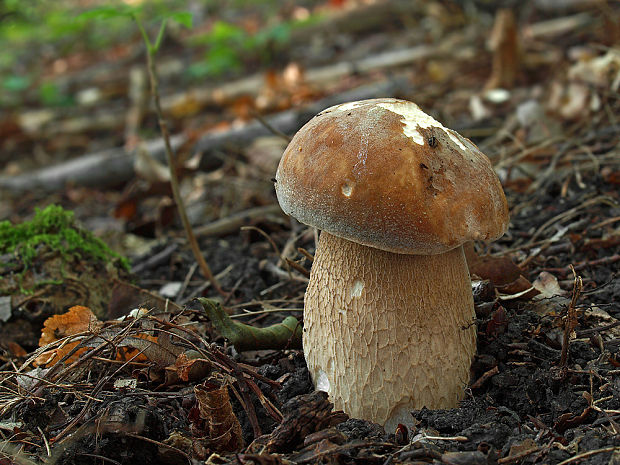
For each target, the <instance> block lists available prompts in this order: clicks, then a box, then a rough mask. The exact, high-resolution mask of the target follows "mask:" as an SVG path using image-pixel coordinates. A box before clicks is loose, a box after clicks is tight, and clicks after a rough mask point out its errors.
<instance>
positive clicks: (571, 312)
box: [560, 265, 583, 368]
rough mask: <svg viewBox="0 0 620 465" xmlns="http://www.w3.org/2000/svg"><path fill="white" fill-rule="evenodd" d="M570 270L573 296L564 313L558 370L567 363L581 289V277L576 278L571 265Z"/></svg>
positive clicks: (575, 324)
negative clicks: (572, 277) (572, 279)
mask: <svg viewBox="0 0 620 465" xmlns="http://www.w3.org/2000/svg"><path fill="white" fill-rule="evenodd" d="M570 268H571V270H572V271H573V276H574V277H575V281H574V282H573V295H572V297H571V300H570V304H569V305H568V310H567V311H566V321H565V323H564V338H563V340H562V355H561V356H560V368H566V364H567V363H568V346H569V344H570V334H571V333H572V332H573V330H574V329H575V327H576V326H577V310H576V308H577V300H578V299H579V295H580V294H581V288H582V286H583V281H582V280H581V276H577V273H576V272H575V269H574V268H573V266H572V265H571V266H570Z"/></svg>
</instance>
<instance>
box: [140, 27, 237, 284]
mask: <svg viewBox="0 0 620 465" xmlns="http://www.w3.org/2000/svg"><path fill="white" fill-rule="evenodd" d="M134 19H135V21H136V23H137V25H138V28H139V29H140V32H141V33H142V37H143V38H144V41H145V42H146V45H147V47H146V48H147V54H146V57H147V63H148V70H149V77H150V81H151V92H152V93H153V103H154V104H155V113H156V114H157V120H158V122H159V129H160V130H161V134H162V136H163V138H164V143H165V147H166V158H167V160H168V168H169V169H170V187H171V188H172V195H173V197H174V201H175V203H176V204H177V210H178V212H179V216H180V217H181V222H182V223H183V229H185V234H186V236H187V241H188V242H189V245H190V247H191V249H192V253H193V254H194V258H195V259H196V262H198V266H199V267H200V271H201V272H202V274H203V275H204V277H205V278H207V279H208V280H209V282H210V283H211V285H212V286H213V288H214V289H215V290H216V291H217V292H218V293H219V294H221V295H226V292H224V290H223V289H222V287H221V286H220V283H219V282H218V281H217V278H216V277H215V276H214V275H213V273H212V272H211V268H209V265H208V264H207V262H206V260H205V259H204V257H203V256H202V252H201V251H200V247H199V246H198V241H197V240H196V236H195V235H194V230H193V229H192V225H191V224H190V222H189V218H188V217H187V212H186V211H185V204H184V203H183V198H182V197H181V192H180V190H179V178H178V176H177V169H176V163H175V161H176V156H175V154H174V153H173V150H172V145H171V143H170V133H169V132H168V125H167V123H166V120H165V119H164V115H163V112H162V109H161V103H160V99H159V80H158V78H157V70H156V69H155V54H156V53H157V50H158V48H159V45H160V43H161V40H162V37H163V34H164V30H165V26H166V22H165V21H164V22H163V23H162V25H161V28H160V30H159V34H158V35H157V41H156V43H155V45H151V42H150V40H149V38H148V35H147V34H146V31H145V30H144V27H143V26H142V23H141V22H140V20H139V19H138V18H137V17H135V18H134Z"/></svg>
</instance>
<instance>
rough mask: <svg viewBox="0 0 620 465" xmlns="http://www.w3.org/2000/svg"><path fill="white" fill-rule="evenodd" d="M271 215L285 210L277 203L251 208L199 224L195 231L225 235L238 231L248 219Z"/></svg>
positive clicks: (280, 213)
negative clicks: (202, 224)
mask: <svg viewBox="0 0 620 465" xmlns="http://www.w3.org/2000/svg"><path fill="white" fill-rule="evenodd" d="M271 215H274V216H278V217H279V216H284V212H283V211H282V209H281V208H280V206H279V205H277V204H273V205H266V206H263V207H255V208H249V209H247V210H243V211H240V212H237V213H233V214H232V215H230V216H227V217H226V218H221V219H219V220H216V221H213V222H212V223H209V224H206V225H204V226H199V227H197V228H196V229H195V231H194V233H195V234H196V236H224V235H226V234H231V233H234V232H237V229H239V228H240V227H241V226H243V225H244V224H245V223H246V222H247V221H248V220H256V219H258V218H265V217H268V216H271Z"/></svg>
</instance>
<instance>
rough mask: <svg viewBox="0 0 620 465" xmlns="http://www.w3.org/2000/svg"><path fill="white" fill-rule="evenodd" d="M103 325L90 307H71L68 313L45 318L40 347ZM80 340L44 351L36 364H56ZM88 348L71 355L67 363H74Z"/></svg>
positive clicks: (36, 360) (35, 361)
mask: <svg viewBox="0 0 620 465" xmlns="http://www.w3.org/2000/svg"><path fill="white" fill-rule="evenodd" d="M100 327H101V322H100V321H99V320H98V319H97V317H96V316H95V315H94V314H93V312H91V310H90V309H89V308H88V307H83V306H81V305H75V306H73V307H71V308H70V309H69V311H68V312H67V313H63V314H62V315H54V316H51V317H49V318H48V319H47V320H45V323H44V324H43V329H42V330H41V338H40V339H39V347H43V346H46V345H47V344H50V343H52V342H55V341H58V340H60V339H62V338H64V337H67V336H72V335H74V334H79V333H83V332H86V331H94V330H97V329H99V328H100ZM79 343H80V341H74V342H69V343H67V344H63V345H61V346H60V347H58V348H56V349H52V350H48V351H46V352H43V353H42V354H41V355H39V356H38V357H37V358H36V359H35V360H34V362H33V363H34V365H35V366H39V365H47V366H51V365H54V364H56V363H57V362H58V361H59V360H60V359H62V358H63V357H64V356H65V355H67V354H68V353H69V352H71V351H72V350H73V349H74V348H75V347H76V346H77V345H78V344H79ZM86 350H87V349H86V348H82V349H79V350H77V351H75V353H73V354H72V355H71V357H69V358H68V359H67V360H66V363H72V362H74V361H75V360H77V359H78V357H79V356H80V355H81V354H82V353H84V352H85V351H86Z"/></svg>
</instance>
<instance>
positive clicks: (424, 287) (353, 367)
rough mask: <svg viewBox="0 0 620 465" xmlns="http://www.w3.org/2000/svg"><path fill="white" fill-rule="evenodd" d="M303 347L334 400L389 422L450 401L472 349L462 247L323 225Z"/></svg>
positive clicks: (320, 385) (460, 386) (460, 387)
mask: <svg viewBox="0 0 620 465" xmlns="http://www.w3.org/2000/svg"><path fill="white" fill-rule="evenodd" d="M303 344H304V354H305V357H306V361H307V363H308V368H309V369H310V374H311V376H312V379H313V381H314V383H315V386H317V389H320V390H324V391H327V392H328V393H329V396H330V399H331V400H332V401H333V402H334V405H335V408H336V409H342V410H344V411H345V412H346V413H347V414H349V415H350V416H352V417H356V418H363V419H366V420H370V421H373V422H376V423H379V424H381V425H384V426H385V427H386V430H387V431H391V430H393V428H394V427H395V426H396V424H398V423H404V424H409V425H411V423H412V418H411V415H409V411H410V410H411V409H418V408H422V407H424V406H426V407H427V408H430V409H440V408H451V407H456V406H457V404H458V401H459V400H460V399H462V398H463V394H464V387H465V386H466V384H467V382H468V381H469V369H470V365H471V361H472V358H473V356H474V353H475V350H476V330H475V325H474V307H473V298H472V293H471V283H470V278H469V272H468V270H467V264H466V262H465V258H464V255H463V249H462V248H461V247H458V248H456V249H453V250H451V251H449V252H446V253H444V254H439V255H430V256H423V255H402V254H395V253H391V252H385V251H382V250H378V249H374V248H370V247H366V246H363V245H359V244H356V243H354V242H350V241H348V240H345V239H341V238H339V237H336V236H333V235H331V234H328V233H326V232H322V233H321V237H320V240H319V244H318V247H317V251H316V255H315V259H314V262H313V265H312V272H311V276H310V283H309V285H308V290H307V291H306V297H305V310H304V334H303Z"/></svg>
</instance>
